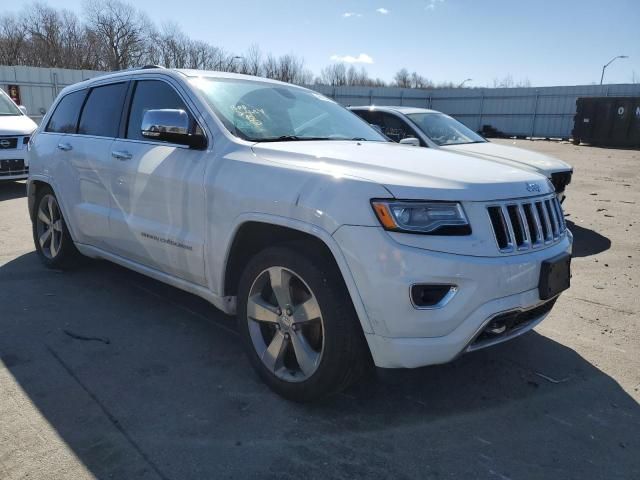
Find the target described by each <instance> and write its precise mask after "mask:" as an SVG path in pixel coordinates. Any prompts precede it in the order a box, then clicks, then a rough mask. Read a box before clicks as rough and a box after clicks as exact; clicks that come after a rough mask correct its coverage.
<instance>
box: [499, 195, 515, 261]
mask: <svg viewBox="0 0 640 480" xmlns="http://www.w3.org/2000/svg"><path fill="white" fill-rule="evenodd" d="M500 213H502V222H503V223H504V225H506V227H507V243H508V245H509V246H508V247H507V248H508V249H509V250H513V247H514V245H515V243H516V236H515V234H514V233H513V225H511V219H510V218H509V212H508V211H507V206H506V205H500Z"/></svg>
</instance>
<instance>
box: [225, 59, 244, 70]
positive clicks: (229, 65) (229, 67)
mask: <svg viewBox="0 0 640 480" xmlns="http://www.w3.org/2000/svg"><path fill="white" fill-rule="evenodd" d="M243 59H244V57H241V56H240V55H236V56H235V57H231V59H230V60H229V64H228V65H227V71H228V70H231V67H232V66H233V62H234V61H236V60H243Z"/></svg>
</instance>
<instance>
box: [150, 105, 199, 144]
mask: <svg viewBox="0 0 640 480" xmlns="http://www.w3.org/2000/svg"><path fill="white" fill-rule="evenodd" d="M189 128H190V121H189V115H188V114H187V112H185V111H184V110H170V109H163V110H147V111H146V112H144V116H143V117H142V125H141V126H140V133H141V134H142V136H143V137H145V138H148V139H150V140H161V141H164V142H170V143H177V144H179V145H188V146H189V147H191V148H198V149H202V148H206V146H207V139H206V138H205V136H204V135H202V134H199V133H189Z"/></svg>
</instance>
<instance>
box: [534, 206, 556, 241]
mask: <svg viewBox="0 0 640 480" xmlns="http://www.w3.org/2000/svg"><path fill="white" fill-rule="evenodd" d="M536 203H537V205H540V210H542V217H543V219H544V225H545V227H546V232H547V234H546V235H545V236H544V243H549V242H551V241H552V240H553V231H552V230H551V220H549V212H547V209H546V204H545V203H544V202H536Z"/></svg>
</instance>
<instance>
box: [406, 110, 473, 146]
mask: <svg viewBox="0 0 640 480" xmlns="http://www.w3.org/2000/svg"><path fill="white" fill-rule="evenodd" d="M407 116H408V117H409V118H410V119H411V120H412V121H413V123H415V124H416V125H417V126H418V127H419V128H420V130H422V131H423V132H424V133H425V135H426V136H427V137H429V138H430V139H431V140H432V141H434V142H435V143H437V144H438V145H440V146H443V145H462V144H464V143H480V142H486V140H485V139H484V138H482V137H481V136H480V135H478V134H477V133H475V132H474V131H473V130H471V129H469V128H467V127H466V126H464V125H463V124H462V123H460V122H459V121H457V120H455V119H454V118H451V117H450V116H448V115H445V114H443V113H411V114H409V115H407Z"/></svg>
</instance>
